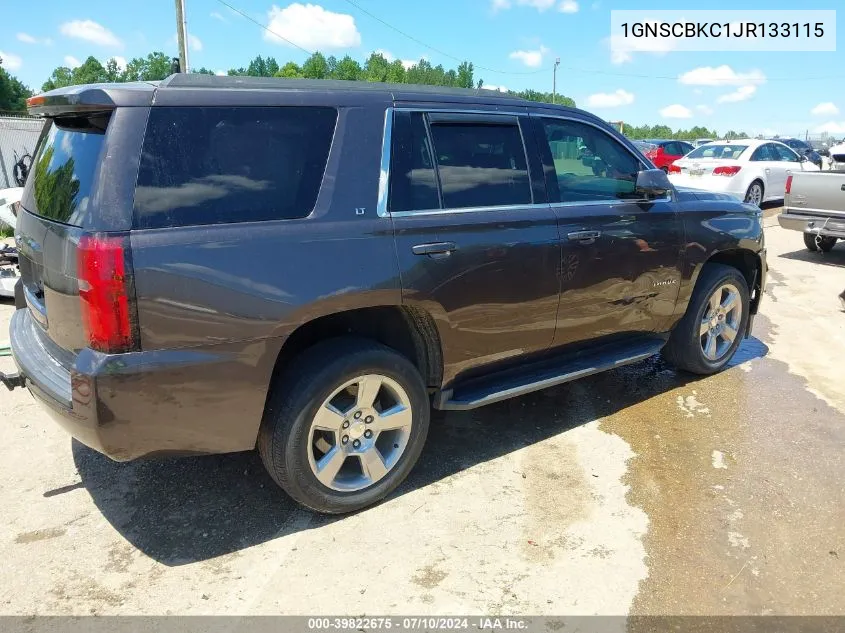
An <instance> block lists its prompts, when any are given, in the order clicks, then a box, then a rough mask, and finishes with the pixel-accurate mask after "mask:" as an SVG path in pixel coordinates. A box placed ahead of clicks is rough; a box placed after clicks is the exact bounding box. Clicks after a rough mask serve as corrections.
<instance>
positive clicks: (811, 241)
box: [804, 233, 819, 253]
mask: <svg viewBox="0 0 845 633" xmlns="http://www.w3.org/2000/svg"><path fill="white" fill-rule="evenodd" d="M804 246H806V247H807V250H808V251H812V252H814V253H815V252H816V251H817V250H819V247H818V246H816V235H815V233H804Z"/></svg>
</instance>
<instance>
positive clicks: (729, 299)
mask: <svg viewBox="0 0 845 633" xmlns="http://www.w3.org/2000/svg"><path fill="white" fill-rule="evenodd" d="M736 300H737V294H736V293H735V292H728V295H727V296H726V297H725V300H724V301H722V309H723V310H724V311H725V312H730V311H731V310H733V309H734V308H735V307H736Z"/></svg>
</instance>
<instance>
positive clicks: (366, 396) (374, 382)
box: [355, 376, 381, 408]
mask: <svg viewBox="0 0 845 633" xmlns="http://www.w3.org/2000/svg"><path fill="white" fill-rule="evenodd" d="M380 389H381V378H380V377H379V376H364V377H363V378H361V381H360V382H359V383H358V397H357V398H356V403H355V404H356V406H357V407H358V408H363V407H366V408H372V406H373V403H374V402H375V401H376V397H377V396H378V392H379V390H380Z"/></svg>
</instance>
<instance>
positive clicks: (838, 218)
mask: <svg viewBox="0 0 845 633" xmlns="http://www.w3.org/2000/svg"><path fill="white" fill-rule="evenodd" d="M843 192H845V173H836V172H831V171H820V172H816V173H813V172H800V171H796V172H794V173H792V174H790V175H789V177H788V178H787V180H786V196H785V197H784V200H783V213H781V214H780V215H778V223H779V224H780V225H781V226H782V227H783V228H785V229H791V230H793V231H801V232H802V233H803V234H804V246H806V247H807V248H808V249H809V250H811V251H821V252H823V253H827V252H829V251H830V250H831V249H832V248H833V247H834V246H835V245H836V241H837V240H839V239H845V193H843Z"/></svg>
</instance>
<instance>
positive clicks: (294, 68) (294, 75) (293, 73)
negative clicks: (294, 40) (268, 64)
mask: <svg viewBox="0 0 845 633" xmlns="http://www.w3.org/2000/svg"><path fill="white" fill-rule="evenodd" d="M275 76H276V77H287V78H288V79H301V78H302V77H304V76H305V75H304V74H303V73H302V69H301V68H300V67H299V66H298V65H297V64H296V62H288V63H287V64H285V65H284V66H282V67H281V68H280V69H279V70H277V71H276V75H275Z"/></svg>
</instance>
